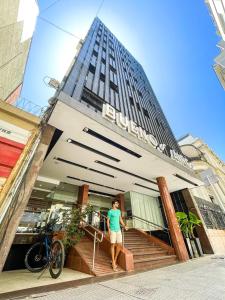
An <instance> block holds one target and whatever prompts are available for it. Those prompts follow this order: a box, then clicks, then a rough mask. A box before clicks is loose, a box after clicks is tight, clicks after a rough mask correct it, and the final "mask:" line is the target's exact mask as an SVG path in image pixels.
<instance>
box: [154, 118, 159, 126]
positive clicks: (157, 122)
mask: <svg viewBox="0 0 225 300" xmlns="http://www.w3.org/2000/svg"><path fill="white" fill-rule="evenodd" d="M155 120H156V124H157V125H158V126H160V123H159V120H158V118H155Z"/></svg>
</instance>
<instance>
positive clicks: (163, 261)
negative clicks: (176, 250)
mask: <svg viewBox="0 0 225 300" xmlns="http://www.w3.org/2000/svg"><path fill="white" fill-rule="evenodd" d="M176 262H177V257H176V255H167V256H159V257H154V258H152V259H138V260H135V261H134V269H135V270H139V269H148V268H151V267H152V266H159V267H163V266H165V265H168V264H173V263H176Z"/></svg>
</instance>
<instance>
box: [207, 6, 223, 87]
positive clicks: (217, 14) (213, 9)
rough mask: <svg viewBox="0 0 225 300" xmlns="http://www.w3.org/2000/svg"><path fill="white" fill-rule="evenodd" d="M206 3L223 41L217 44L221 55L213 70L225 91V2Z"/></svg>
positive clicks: (216, 60)
mask: <svg viewBox="0 0 225 300" xmlns="http://www.w3.org/2000/svg"><path fill="white" fill-rule="evenodd" d="M205 2H206V4H207V6H208V8H209V11H210V15H211V16H212V18H213V22H214V24H215V26H216V28H217V34H218V35H219V36H221V38H222V40H221V41H220V42H219V43H218V44H217V46H218V47H219V48H220V50H221V53H220V54H219V55H218V56H217V57H216V58H215V64H214V66H213V68H214V70H215V72H216V74H217V77H218V79H219V81H220V83H221V85H222V86H223V88H224V89H225V48H224V44H225V1H224V0H205Z"/></svg>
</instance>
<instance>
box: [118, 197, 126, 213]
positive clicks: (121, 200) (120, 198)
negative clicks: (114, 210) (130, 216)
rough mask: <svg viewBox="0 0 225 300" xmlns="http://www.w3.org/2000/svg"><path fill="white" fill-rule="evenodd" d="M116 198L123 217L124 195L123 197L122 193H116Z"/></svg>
mask: <svg viewBox="0 0 225 300" xmlns="http://www.w3.org/2000/svg"><path fill="white" fill-rule="evenodd" d="M116 200H117V201H118V202H119V204H120V210H121V216H122V217H124V216H125V197H124V194H118V195H116Z"/></svg>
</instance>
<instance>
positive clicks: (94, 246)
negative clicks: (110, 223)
mask: <svg viewBox="0 0 225 300" xmlns="http://www.w3.org/2000/svg"><path fill="white" fill-rule="evenodd" d="M82 222H84V223H86V224H87V225H88V226H89V227H91V228H92V229H93V230H94V232H95V233H94V234H93V233H92V232H91V231H90V230H88V229H87V228H85V227H84V228H83V229H84V230H85V231H86V232H88V233H89V234H90V235H91V236H92V237H93V238H94V239H93V254H92V271H94V269H95V253H96V242H98V243H101V242H102V241H103V237H104V235H103V232H101V231H100V230H98V229H97V228H95V227H94V226H92V225H90V224H89V223H88V222H87V221H85V220H82ZM97 234H100V238H98V237H97Z"/></svg>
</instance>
